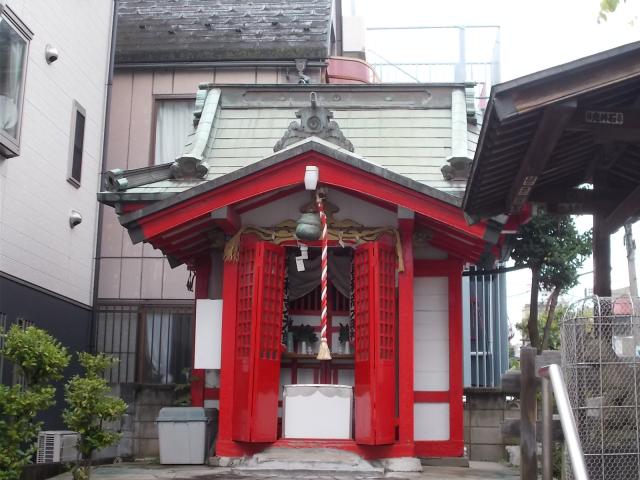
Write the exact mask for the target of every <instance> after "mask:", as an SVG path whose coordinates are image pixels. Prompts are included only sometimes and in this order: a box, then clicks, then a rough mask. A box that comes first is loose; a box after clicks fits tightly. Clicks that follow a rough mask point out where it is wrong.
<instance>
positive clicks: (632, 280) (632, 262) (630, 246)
mask: <svg viewBox="0 0 640 480" xmlns="http://www.w3.org/2000/svg"><path fill="white" fill-rule="evenodd" d="M632 226H633V224H632V223H631V221H628V222H625V223H624V245H625V247H627V268H628V269H629V294H630V295H631V296H632V297H637V296H638V277H637V275H636V242H635V240H634V239H633V232H632V228H631V227H632Z"/></svg>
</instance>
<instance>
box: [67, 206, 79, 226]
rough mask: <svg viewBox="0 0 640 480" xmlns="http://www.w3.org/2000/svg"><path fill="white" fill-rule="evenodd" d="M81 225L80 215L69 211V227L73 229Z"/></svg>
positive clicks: (75, 211)
mask: <svg viewBox="0 0 640 480" xmlns="http://www.w3.org/2000/svg"><path fill="white" fill-rule="evenodd" d="M81 223H82V215H81V214H80V212H78V211H77V210H71V211H70V212H69V226H70V227H71V228H74V227H75V226H77V225H80V224H81Z"/></svg>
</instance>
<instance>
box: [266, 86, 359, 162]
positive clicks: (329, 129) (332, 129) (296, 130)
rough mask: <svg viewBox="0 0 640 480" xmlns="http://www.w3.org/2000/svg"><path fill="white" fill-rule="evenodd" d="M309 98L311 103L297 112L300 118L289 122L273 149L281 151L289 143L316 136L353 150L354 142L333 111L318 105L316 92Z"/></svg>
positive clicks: (350, 150)
mask: <svg viewBox="0 0 640 480" xmlns="http://www.w3.org/2000/svg"><path fill="white" fill-rule="evenodd" d="M309 100H310V102H311V105H310V106H308V107H303V108H301V109H300V110H298V111H297V112H296V117H297V118H299V119H300V120H299V121H293V122H291V123H290V124H289V127H288V128H287V130H286V131H285V132H284V135H283V136H282V138H281V139H280V140H278V142H277V143H276V144H275V146H274V147H273V151H274V152H279V151H280V150H282V149H283V148H286V147H288V146H289V145H293V144H294V143H298V142H300V141H302V140H306V139H307V138H309V137H314V136H315V137H318V138H321V139H323V140H326V141H328V142H331V143H333V144H334V145H337V146H338V147H341V148H344V149H345V150H348V151H349V152H353V151H354V148H353V144H352V143H351V142H350V141H349V140H348V139H347V138H346V137H345V136H344V133H342V130H341V129H340V126H339V125H338V123H337V122H336V121H335V120H332V119H333V112H332V111H330V110H329V109H328V108H325V107H320V106H318V102H317V95H316V92H311V93H310V94H309Z"/></svg>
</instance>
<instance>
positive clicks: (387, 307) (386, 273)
mask: <svg viewBox="0 0 640 480" xmlns="http://www.w3.org/2000/svg"><path fill="white" fill-rule="evenodd" d="M377 253H378V261H377V268H378V275H377V277H378V291H377V293H378V302H379V303H378V305H379V307H378V309H379V316H380V317H379V320H378V338H379V342H380V343H379V346H378V358H380V359H381V360H389V361H393V360H394V359H395V345H396V327H395V323H396V285H395V284H396V254H395V252H394V251H393V249H392V248H391V247H387V246H385V245H380V246H379V248H378V252H377Z"/></svg>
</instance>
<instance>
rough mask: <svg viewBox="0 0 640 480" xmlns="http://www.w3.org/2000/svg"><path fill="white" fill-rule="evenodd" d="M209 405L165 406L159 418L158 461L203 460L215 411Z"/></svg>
mask: <svg viewBox="0 0 640 480" xmlns="http://www.w3.org/2000/svg"><path fill="white" fill-rule="evenodd" d="M217 413H218V412H217V411H215V410H214V409H210V408H207V409H205V408H200V407H165V408H162V409H160V413H159V414H158V418H157V419H156V422H158V440H159V443H160V463H161V464H163V465H183V464H191V465H202V464H203V463H205V462H206V456H207V453H208V450H209V444H210V440H211V436H212V426H213V422H214V420H215V414H217Z"/></svg>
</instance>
